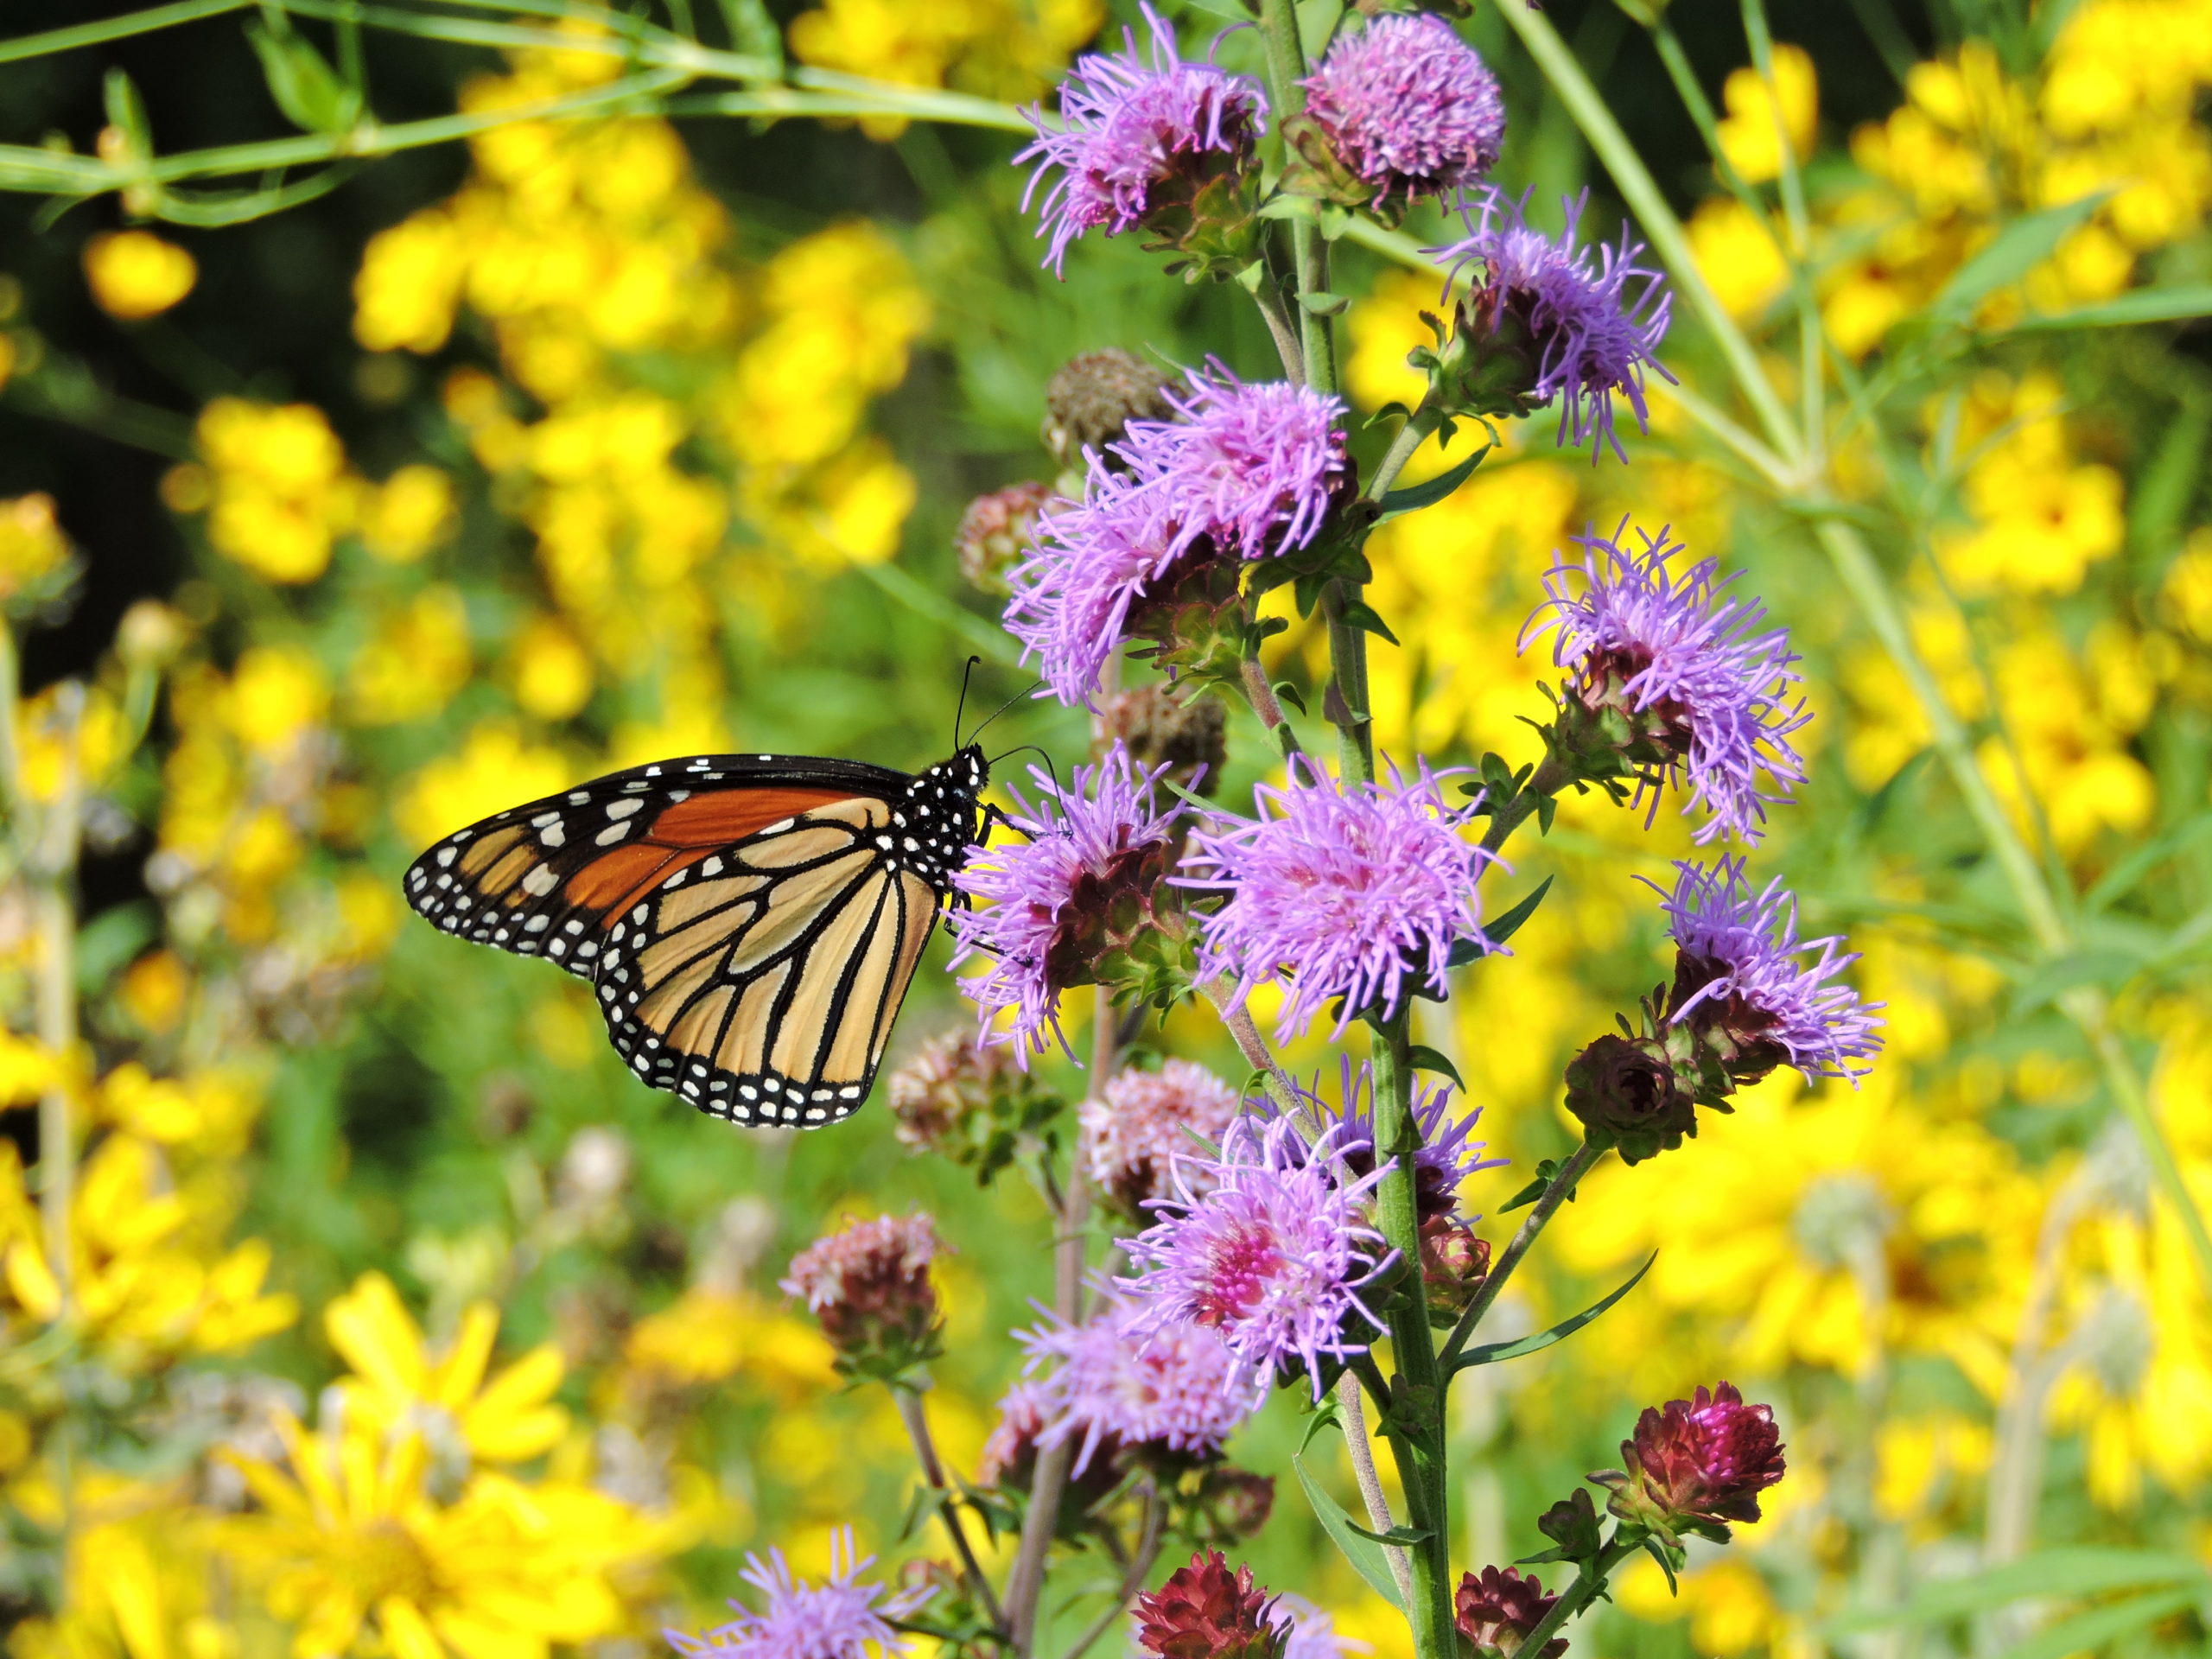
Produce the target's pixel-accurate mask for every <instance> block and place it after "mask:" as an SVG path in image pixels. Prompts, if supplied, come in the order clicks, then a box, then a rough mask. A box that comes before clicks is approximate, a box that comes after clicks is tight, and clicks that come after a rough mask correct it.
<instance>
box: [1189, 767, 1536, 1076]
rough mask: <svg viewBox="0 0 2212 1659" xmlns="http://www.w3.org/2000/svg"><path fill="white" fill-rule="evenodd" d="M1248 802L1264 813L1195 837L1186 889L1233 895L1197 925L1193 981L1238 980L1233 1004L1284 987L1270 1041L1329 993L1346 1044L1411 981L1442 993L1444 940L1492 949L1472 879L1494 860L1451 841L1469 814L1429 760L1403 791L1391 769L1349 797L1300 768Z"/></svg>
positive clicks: (1306, 1019) (1230, 820)
mask: <svg viewBox="0 0 2212 1659" xmlns="http://www.w3.org/2000/svg"><path fill="white" fill-rule="evenodd" d="M1253 793H1254V795H1255V798H1257V800H1258V802H1259V804H1260V806H1261V816H1260V817H1257V818H1254V819H1251V820H1249V821H1248V820H1244V819H1240V818H1236V817H1230V816H1229V815H1227V814H1223V815H1220V816H1218V817H1217V818H1215V819H1214V820H1213V824H1212V827H1209V828H1206V829H1201V830H1199V831H1198V832H1197V833H1195V834H1193V835H1192V838H1191V843H1192V851H1191V853H1190V855H1188V856H1186V857H1185V861H1184V864H1185V868H1186V869H1188V870H1189V871H1190V872H1191V874H1190V875H1189V877H1188V878H1186V879H1185V885H1186V886H1190V887H1209V888H1211V887H1226V888H1227V889H1228V890H1229V894H1230V897H1229V902H1228V903H1227V904H1225V905H1224V906H1222V907H1221V908H1220V909H1219V910H1217V911H1215V912H1211V914H1207V915H1203V916H1201V917H1200V918H1199V920H1198V925H1199V927H1200V929H1201V930H1202V931H1203V935H1204V937H1203V939H1202V942H1201V944H1200V947H1199V950H1198V976H1199V978H1201V979H1211V978H1212V977H1214V976H1216V975H1218V974H1224V973H1226V974H1229V975H1231V976H1234V977H1235V979H1236V1001H1237V1003H1238V1004H1241V1003H1242V1002H1243V1000H1244V999H1245V998H1246V997H1247V996H1249V995H1251V993H1252V990H1253V988H1255V987H1256V986H1260V985H1265V984H1275V983H1285V982H1287V984H1288V985H1289V986H1290V994H1289V995H1288V996H1287V997H1286V998H1285V999H1284V1002H1283V1011H1282V1019H1281V1022H1280V1024H1279V1025H1278V1026H1277V1027H1276V1032H1275V1035H1276V1039H1277V1040H1278V1041H1281V1042H1288V1041H1290V1040H1291V1039H1292V1038H1293V1037H1294V1036H1295V1035H1297V1034H1298V1033H1300V1032H1302V1031H1303V1030H1305V1029H1306V1027H1307V1026H1308V1025H1310V1024H1311V1023H1312V1022H1313V1017H1314V1015H1315V1014H1319V1013H1320V1012H1321V1011H1322V1009H1323V1008H1325V1007H1326V1006H1327V1005H1328V1003H1329V1001H1331V1000H1332V998H1336V997H1342V998H1343V999H1344V1009H1343V1012H1342V1013H1341V1014H1339V1015H1338V1020H1337V1022H1336V1032H1335V1034H1336V1035H1338V1036H1342V1035H1343V1034H1344V1027H1346V1026H1348V1025H1349V1024H1350V1023H1351V1020H1352V1019H1353V1017H1354V1016H1355V1015H1356V1014H1359V1013H1360V1012H1361V1011H1363V1010H1364V1009H1367V1008H1369V1007H1373V1006H1375V1005H1376V1004H1378V1003H1379V1004H1381V1005H1383V1007H1385V1008H1387V1009H1392V1010H1395V1008H1396V1007H1398V1005H1399V1003H1400V1001H1401V1000H1402V997H1403V995H1404V993H1405V989H1406V983H1407V982H1408V980H1409V979H1417V980H1418V982H1421V983H1422V984H1425V985H1427V987H1428V988H1430V989H1432V990H1433V991H1436V992H1438V993H1441V992H1442V991H1443V989H1444V976H1445V972H1446V968H1447V967H1448V965H1449V963H1450V957H1451V954H1452V946H1453V945H1455V944H1459V942H1461V941H1462V940H1471V941H1473V942H1474V943H1475V944H1476V946H1477V948H1478V950H1485V951H1486V950H1491V948H1492V947H1491V944H1490V942H1489V941H1488V940H1487V939H1485V938H1484V937H1483V931H1482V901H1481V899H1480V897H1479V895H1478V893H1477V892H1476V880H1477V878H1478V877H1479V876H1480V875H1481V874H1482V872H1483V869H1484V866H1485V865H1488V864H1490V863H1492V862H1495V861H1496V860H1495V857H1494V855H1491V854H1490V853H1486V852H1484V851H1483V850H1482V849H1480V848H1478V847H1475V846H1472V845H1471V844H1469V842H1466V841H1465V839H1464V838H1463V837H1462V836H1460V835H1459V825H1460V824H1461V823H1465V820H1466V818H1467V816H1468V813H1467V809H1465V808H1462V809H1459V810H1454V809H1452V808H1451V807H1449V806H1447V805H1446V804H1445V802H1444V798H1443V794H1442V792H1441V790H1440V780H1439V779H1438V776H1437V774H1436V773H1434V772H1431V771H1430V770H1429V769H1428V766H1427V763H1426V762H1424V763H1422V766H1421V772H1420V775H1419V777H1418V778H1417V779H1415V780H1414V781H1413V782H1412V783H1408V782H1407V781H1406V780H1405V779H1403V778H1402V776H1401V775H1400V774H1399V772H1398V770H1397V768H1396V767H1395V766H1392V767H1391V768H1390V781H1389V784H1388V785H1383V784H1358V785H1353V786H1352V787H1351V788H1350V789H1346V788H1344V787H1343V786H1342V785H1339V784H1338V783H1337V782H1336V781H1334V780H1333V779H1330V778H1329V777H1328V776H1327V775H1326V774H1325V773H1324V772H1321V771H1320V769H1319V767H1317V766H1312V765H1311V764H1310V763H1309V764H1308V765H1307V766H1306V776H1305V779H1304V781H1302V782H1301V781H1299V780H1298V779H1296V778H1295V777H1294V779H1293V781H1292V782H1291V784H1290V785H1289V786H1288V787H1287V788H1282V789H1277V788H1275V787H1274V786H1273V785H1266V784H1262V785H1260V786H1259V787H1258V788H1257V789H1255V791H1253Z"/></svg>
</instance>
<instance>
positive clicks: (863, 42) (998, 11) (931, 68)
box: [791, 0, 1106, 139]
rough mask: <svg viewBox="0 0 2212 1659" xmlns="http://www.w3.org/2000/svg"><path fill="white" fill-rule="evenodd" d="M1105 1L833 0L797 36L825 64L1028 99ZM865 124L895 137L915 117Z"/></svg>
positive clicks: (1086, 31) (1087, 30)
mask: <svg viewBox="0 0 2212 1659" xmlns="http://www.w3.org/2000/svg"><path fill="white" fill-rule="evenodd" d="M1105 11H1106V9H1105V7H1104V5H1103V3H1102V0H935V3H932V4H930V5H926V6H917V5H908V4H902V3H899V0H824V3H823V6H822V8H821V10H817V11H807V12H802V13H800V14H799V16H797V17H795V18H793V19H792V20H791V51H792V53H793V54H795V55H796V56H797V57H798V59H799V60H800V61H802V62H804V63H811V64H816V65H818V66H820V67H823V68H824V69H838V70H842V71H843V72H844V73H847V74H855V75H867V76H868V77H870V78H871V79H877V80H892V81H899V82H903V83H905V84H906V85H908V86H946V85H948V84H950V85H955V86H962V87H964V88H965V89H967V90H969V91H971V92H981V93H983V94H986V95H987V96H989V97H994V98H1001V99H1007V100H1009V101H1019V100H1020V99H1027V98H1033V97H1034V96H1035V95H1036V94H1037V93H1038V92H1039V91H1041V90H1042V89H1043V86H1044V85H1045V83H1046V81H1047V80H1048V79H1052V77H1054V76H1056V75H1057V74H1058V72H1059V70H1060V69H1061V68H1062V67H1064V66H1065V64H1066V62H1067V58H1068V54H1070V53H1071V52H1072V51H1073V50H1074V49H1075V48H1077V47H1079V46H1081V45H1082V44H1083V43H1084V41H1088V40H1089V39H1090V37H1091V36H1092V35H1095V34H1096V33H1097V32H1098V25H1099V23H1100V22H1102V21H1103V18H1104V16H1105ZM860 127H861V131H863V132H865V133H867V134H868V137H871V138H879V139H889V138H895V137H898V136H899V134H900V133H902V132H904V131H905V130H906V118H905V117H904V116H871V117H868V118H865V119H863V120H862V121H861V123H860Z"/></svg>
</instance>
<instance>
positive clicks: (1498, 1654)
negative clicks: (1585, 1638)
mask: <svg viewBox="0 0 2212 1659" xmlns="http://www.w3.org/2000/svg"><path fill="white" fill-rule="evenodd" d="M1558 1600H1559V1598H1558V1597H1557V1596H1556V1595H1549V1596H1548V1595H1546V1594H1545V1593H1544V1586H1543V1581H1542V1580H1541V1579H1539V1578H1537V1577H1536V1575H1535V1573H1529V1574H1527V1575H1526V1576H1525V1577H1524V1576H1523V1575H1522V1573H1521V1572H1520V1571H1519V1569H1517V1568H1515V1567H1484V1569H1483V1570H1482V1571H1481V1572H1480V1573H1462V1574H1461V1575H1460V1577H1459V1591H1458V1592H1457V1593H1456V1594H1455V1595H1453V1597H1452V1620H1453V1622H1454V1623H1455V1624H1458V1626H1459V1634H1460V1635H1462V1636H1464V1637H1466V1638H1467V1640H1468V1641H1469V1642H1471V1643H1473V1644H1474V1649H1475V1654H1476V1659H1517V1656H1519V1655H1520V1653H1521V1647H1522V1640H1523V1639H1524V1638H1525V1637H1529V1636H1530V1635H1533V1634H1534V1633H1535V1629H1536V1626H1537V1625H1539V1624H1542V1623H1543V1621H1544V1615H1545V1614H1546V1613H1548V1612H1549V1611H1551V1610H1552V1606H1553V1605H1554V1603H1556V1602H1557V1601H1558ZM1566 1651H1567V1638H1566V1637H1554V1638H1553V1639H1551V1640H1550V1641H1548V1642H1546V1643H1544V1645H1543V1649H1542V1650H1541V1652H1540V1653H1531V1654H1529V1655H1528V1656H1527V1659H1559V1656H1560V1655H1561V1654H1563V1653H1565V1652H1566Z"/></svg>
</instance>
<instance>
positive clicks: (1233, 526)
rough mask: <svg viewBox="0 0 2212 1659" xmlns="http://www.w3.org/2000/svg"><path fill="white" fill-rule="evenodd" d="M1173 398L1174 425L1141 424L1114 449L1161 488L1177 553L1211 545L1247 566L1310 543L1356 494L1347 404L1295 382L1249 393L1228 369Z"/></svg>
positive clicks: (1210, 369)
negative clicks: (1203, 542)
mask: <svg viewBox="0 0 2212 1659" xmlns="http://www.w3.org/2000/svg"><path fill="white" fill-rule="evenodd" d="M1188 379H1189V383H1190V391H1188V392H1187V393H1182V394H1178V393H1176V392H1173V391H1170V392H1168V393H1166V398H1167V402H1168V403H1169V404H1171V405H1172V406H1173V409H1174V410H1175V412H1176V414H1177V416H1179V417H1180V418H1179V419H1177V420H1173V421H1131V422H1130V423H1128V435H1127V436H1126V437H1124V438H1123V439H1122V442H1120V443H1118V444H1116V445H1114V446H1113V450H1114V453H1115V454H1117V455H1119V456H1121V457H1122V460H1123V461H1126V462H1128V467H1129V471H1130V473H1131V474H1132V475H1133V476H1135V478H1136V479H1138V480H1142V481H1143V482H1144V483H1146V484H1149V485H1151V486H1154V487H1155V488H1156V489H1157V491H1158V493H1159V504H1160V505H1159V510H1160V512H1164V513H1165V514H1166V517H1167V518H1168V519H1169V520H1170V521H1171V523H1172V524H1173V532H1172V533H1173V541H1174V544H1175V548H1176V550H1177V551H1178V552H1180V551H1182V550H1184V549H1185V548H1187V547H1189V546H1190V545H1191V544H1192V543H1194V542H1196V541H1197V540H1198V538H1200V537H1210V538H1211V540H1212V541H1213V542H1214V543H1216V544H1217V545H1218V546H1220V547H1222V548H1224V549H1229V550H1233V551H1235V552H1236V553H1238V554H1240V555H1242V556H1243V557H1245V558H1247V559H1257V558H1264V557H1267V556H1269V555H1272V554H1277V553H1282V552H1286V551H1287V550H1289V549H1291V548H1294V547H1304V546H1306V544H1307V543H1310V542H1311V541H1312V540H1313V537H1314V533H1315V532H1316V531H1319V529H1320V527H1321V524H1322V521H1323V520H1324V519H1325V518H1327V517H1328V512H1329V509H1330V507H1331V506H1332V505H1334V504H1335V503H1336V501H1337V500H1338V498H1339V497H1341V496H1344V495H1345V494H1347V493H1349V492H1350V489H1351V461H1350V460H1349V459H1348V458H1347V456H1346V454H1345V451H1344V429H1343V428H1342V427H1341V425H1339V423H1340V422H1341V421H1342V420H1343V418H1344V413H1345V407H1344V400H1343V399H1342V398H1340V397H1332V396H1330V395H1329V394H1328V393H1326V392H1320V391H1312V390H1311V389H1309V388H1307V387H1305V386H1298V385H1292V384H1291V383H1290V382H1288V381H1287V380H1274V381H1263V382H1262V383H1260V384H1258V385H1245V384H1244V383H1243V381H1241V380H1239V379H1237V378H1236V376H1235V375H1233V374H1231V373H1230V372H1229V371H1228V369H1226V368H1225V367H1224V366H1223V365H1221V364H1220V363H1218V362H1209V363H1208V365H1207V366H1206V367H1205V369H1203V370H1197V369H1194V370H1192V372H1191V373H1190V375H1189V377H1188Z"/></svg>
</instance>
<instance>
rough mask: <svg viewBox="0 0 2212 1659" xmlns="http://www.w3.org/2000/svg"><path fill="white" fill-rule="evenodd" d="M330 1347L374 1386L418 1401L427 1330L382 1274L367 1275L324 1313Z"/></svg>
mask: <svg viewBox="0 0 2212 1659" xmlns="http://www.w3.org/2000/svg"><path fill="white" fill-rule="evenodd" d="M323 1328H324V1329H325V1330H327V1332H329V1333H330V1344H331V1346H332V1347H334V1348H335V1349H337V1350H338V1351H339V1354H340V1356H341V1357H343V1358H344V1359H345V1361H346V1363H347V1364H348V1365H351V1366H352V1367H353V1370H354V1371H355V1373H356V1374H357V1375H359V1376H360V1377H361V1379H362V1380H363V1381H364V1382H365V1383H368V1384H369V1385H370V1386H371V1387H372V1388H376V1389H383V1390H385V1392H387V1393H391V1394H399V1395H413V1396H417V1397H419V1396H420V1395H421V1394H422V1392H423V1370H424V1367H423V1332H422V1330H421V1328H420V1327H418V1326H417V1325H416V1323H415V1320H414V1319H413V1317H412V1316H411V1315H410V1314H409V1313H408V1312H407V1309H406V1307H405V1306H404V1304H402V1303H401V1301H400V1300H399V1293H398V1292H397V1291H396V1290H394V1289H393V1288H392V1287H391V1280H389V1279H387V1278H385V1276H384V1274H380V1273H365V1274H362V1275H361V1277H360V1279H359V1282H357V1283H356V1284H355V1285H354V1287H353V1289H352V1290H350V1291H348V1292H347V1293H346V1294H345V1295H343V1296H340V1297H339V1298H337V1299H336V1300H334V1301H333V1302H332V1303H331V1304H330V1306H329V1307H328V1308H327V1310H326V1311H325V1312H324V1314H323Z"/></svg>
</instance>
